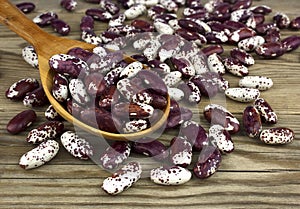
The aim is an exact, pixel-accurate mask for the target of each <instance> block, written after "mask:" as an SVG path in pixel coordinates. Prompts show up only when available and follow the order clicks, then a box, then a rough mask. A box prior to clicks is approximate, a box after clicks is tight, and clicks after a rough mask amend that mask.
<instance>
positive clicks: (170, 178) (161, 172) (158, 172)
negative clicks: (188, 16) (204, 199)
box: [150, 166, 192, 185]
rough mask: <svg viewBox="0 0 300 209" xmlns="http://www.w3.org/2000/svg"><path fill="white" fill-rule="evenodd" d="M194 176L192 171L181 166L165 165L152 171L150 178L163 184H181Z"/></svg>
mask: <svg viewBox="0 0 300 209" xmlns="http://www.w3.org/2000/svg"><path fill="white" fill-rule="evenodd" d="M191 178H192V173H191V172H190V171H189V170H188V169H186V168H182V167H180V166H172V167H170V168H165V167H163V166H161V167H158V168H155V169H152V170H151V171H150V179H151V180H152V181H153V182H154V183H156V184H161V185H180V184H184V183H186V182H188V181H189V180H190V179H191Z"/></svg>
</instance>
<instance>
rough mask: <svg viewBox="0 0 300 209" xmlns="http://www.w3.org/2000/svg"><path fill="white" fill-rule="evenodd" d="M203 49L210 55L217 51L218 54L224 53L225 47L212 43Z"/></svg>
mask: <svg viewBox="0 0 300 209" xmlns="http://www.w3.org/2000/svg"><path fill="white" fill-rule="evenodd" d="M201 51H202V52H203V53H204V54H205V55H206V56H209V55H211V54H214V53H217V54H222V53H223V52H224V49H223V47H222V45H218V44H216V45H210V46H207V47H205V48H202V49H201Z"/></svg>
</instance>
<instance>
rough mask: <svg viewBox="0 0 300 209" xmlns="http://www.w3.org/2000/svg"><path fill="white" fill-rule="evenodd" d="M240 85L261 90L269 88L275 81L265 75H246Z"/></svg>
mask: <svg viewBox="0 0 300 209" xmlns="http://www.w3.org/2000/svg"><path fill="white" fill-rule="evenodd" d="M239 86H240V87H247V88H256V89H259V90H261V91H264V90H268V89H270V88H271V87H272V86H273V81H272V79H271V78H269V77H265V76H245V77H243V78H241V79H240V81H239Z"/></svg>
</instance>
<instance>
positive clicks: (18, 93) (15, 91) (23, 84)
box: [5, 78, 39, 100]
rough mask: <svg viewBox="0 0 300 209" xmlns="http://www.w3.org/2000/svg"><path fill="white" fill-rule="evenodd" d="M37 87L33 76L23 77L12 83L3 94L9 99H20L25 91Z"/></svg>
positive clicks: (24, 94) (37, 83)
mask: <svg viewBox="0 0 300 209" xmlns="http://www.w3.org/2000/svg"><path fill="white" fill-rule="evenodd" d="M38 87H39V82H38V80H36V79H35V78H23V79H21V80H19V81H17V82H15V83H13V84H12V85H11V86H10V87H9V88H8V89H7V90H6V92H5V96H6V98H8V99H11V100H22V99H23V98H24V97H25V96H26V94H27V93H29V92H31V91H33V90H34V89H36V88H38Z"/></svg>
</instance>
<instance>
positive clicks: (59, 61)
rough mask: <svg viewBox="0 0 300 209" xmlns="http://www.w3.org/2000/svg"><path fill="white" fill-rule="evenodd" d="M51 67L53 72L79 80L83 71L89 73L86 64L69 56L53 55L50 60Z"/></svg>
mask: <svg viewBox="0 0 300 209" xmlns="http://www.w3.org/2000/svg"><path fill="white" fill-rule="evenodd" d="M49 65H50V68H51V69H52V70H55V71H56V72H58V73H62V74H64V75H67V76H71V77H73V78H77V77H78V76H79V75H80V73H81V71H88V69H89V67H88V65H87V63H86V62H84V61H83V60H81V59H80V58H77V57H75V56H72V55H67V54H56V55H53V56H52V57H51V58H50V60H49Z"/></svg>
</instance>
